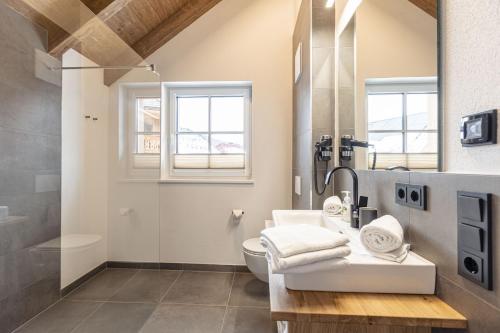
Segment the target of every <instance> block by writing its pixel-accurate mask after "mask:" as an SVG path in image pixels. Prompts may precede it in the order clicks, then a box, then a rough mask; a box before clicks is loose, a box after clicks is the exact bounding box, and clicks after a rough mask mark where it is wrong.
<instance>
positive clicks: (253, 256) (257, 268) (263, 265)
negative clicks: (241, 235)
mask: <svg viewBox="0 0 500 333" xmlns="http://www.w3.org/2000/svg"><path fill="white" fill-rule="evenodd" d="M243 256H244V257H245V262H246V264H247V267H248V269H249V270H250V272H252V273H253V274H254V275H255V276H256V277H257V279H259V280H261V281H263V282H266V283H268V282H269V275H268V267H267V259H266V249H265V248H264V247H263V246H262V244H260V239H259V238H252V239H249V240H246V241H244V242H243Z"/></svg>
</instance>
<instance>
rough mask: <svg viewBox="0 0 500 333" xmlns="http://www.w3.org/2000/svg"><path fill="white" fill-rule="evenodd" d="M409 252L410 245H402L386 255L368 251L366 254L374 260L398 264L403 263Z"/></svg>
mask: <svg viewBox="0 0 500 333" xmlns="http://www.w3.org/2000/svg"><path fill="white" fill-rule="evenodd" d="M409 252H410V244H403V245H402V246H401V247H400V248H398V249H396V250H394V251H391V252H386V253H381V252H373V251H370V250H368V253H370V254H371V255H372V256H374V257H376V258H380V259H385V260H389V261H394V262H398V263H401V262H403V260H405V259H406V257H407V256H408V253H409Z"/></svg>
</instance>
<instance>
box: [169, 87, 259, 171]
mask: <svg viewBox="0 0 500 333" xmlns="http://www.w3.org/2000/svg"><path fill="white" fill-rule="evenodd" d="M165 89H166V95H167V96H168V99H169V103H168V105H169V108H168V112H169V119H170V126H169V128H170V140H171V142H170V145H169V147H170V148H169V156H170V158H169V176H170V177H175V176H183V177H185V176H222V177H227V176H246V177H248V176H249V172H250V168H249V161H250V158H249V154H250V140H251V135H250V93H251V88H250V86H249V85H248V84H245V85H242V84H239V83H238V84H230V83H225V84H222V85H221V84H209V83H203V84H200V85H199V86H197V84H196V83H192V84H183V85H180V86H178V85H172V84H166V88H165Z"/></svg>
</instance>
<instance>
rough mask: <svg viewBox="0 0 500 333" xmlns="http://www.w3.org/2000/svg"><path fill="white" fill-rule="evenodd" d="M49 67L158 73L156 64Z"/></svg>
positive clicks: (59, 69)
mask: <svg viewBox="0 0 500 333" xmlns="http://www.w3.org/2000/svg"><path fill="white" fill-rule="evenodd" d="M49 69H50V70H52V71H64V70H80V69H118V70H120V69H121V70H130V69H144V70H147V71H151V72H153V73H155V74H156V75H159V73H158V66H157V65H155V64H151V65H141V66H67V67H49Z"/></svg>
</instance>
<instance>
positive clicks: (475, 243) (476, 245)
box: [458, 223, 483, 252]
mask: <svg viewBox="0 0 500 333" xmlns="http://www.w3.org/2000/svg"><path fill="white" fill-rule="evenodd" d="M459 228H460V230H459V232H458V234H459V235H460V237H461V241H462V244H463V246H465V247H468V248H469V249H472V250H476V251H479V252H483V229H481V228H477V227H473V226H470V225H468V224H464V223H460V225H459Z"/></svg>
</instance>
